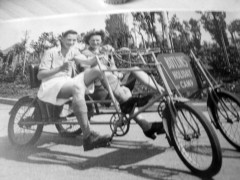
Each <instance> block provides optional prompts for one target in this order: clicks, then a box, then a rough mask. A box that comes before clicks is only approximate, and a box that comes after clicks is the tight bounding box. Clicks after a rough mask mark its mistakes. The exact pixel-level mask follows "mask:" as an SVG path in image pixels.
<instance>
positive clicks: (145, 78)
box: [131, 67, 164, 91]
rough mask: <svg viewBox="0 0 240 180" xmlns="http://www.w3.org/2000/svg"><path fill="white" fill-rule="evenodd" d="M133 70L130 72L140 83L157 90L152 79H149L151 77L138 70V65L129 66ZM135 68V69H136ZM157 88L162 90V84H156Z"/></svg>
mask: <svg viewBox="0 0 240 180" xmlns="http://www.w3.org/2000/svg"><path fill="white" fill-rule="evenodd" d="M131 69H132V70H133V71H132V72H131V73H132V74H133V75H134V76H135V77H136V78H137V79H138V80H139V81H140V82H141V83H143V84H144V85H145V86H147V87H149V88H151V89H153V90H155V91H157V87H156V85H155V84H154V82H153V80H152V79H151V77H150V76H149V75H148V74H147V73H145V72H144V71H139V69H140V68H139V67H132V68H131ZM136 70H137V71H136ZM157 86H158V88H159V89H160V90H161V91H164V88H163V87H162V86H160V85H159V84H157Z"/></svg>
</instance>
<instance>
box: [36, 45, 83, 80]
mask: <svg viewBox="0 0 240 180" xmlns="http://www.w3.org/2000/svg"><path fill="white" fill-rule="evenodd" d="M78 55H81V53H80V52H79V51H78V50H77V49H76V48H74V47H73V48H71V49H70V50H69V52H68V53H67V54H66V56H65V57H64V56H63V55H62V53H61V47H54V48H51V49H49V50H47V51H45V53H44V55H43V57H42V59H41V63H40V65H39V70H50V69H54V68H57V67H60V66H62V65H63V63H64V62H67V61H70V60H72V59H73V58H74V57H75V56H78ZM73 69H75V62H74V61H73V62H72V69H70V70H69V71H68V72H67V73H66V72H58V73H56V74H54V75H53V76H51V77H49V78H47V79H51V78H53V77H59V76H71V75H72V71H73ZM44 80H45V79H43V81H44Z"/></svg>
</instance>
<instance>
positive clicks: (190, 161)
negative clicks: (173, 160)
mask: <svg viewBox="0 0 240 180" xmlns="http://www.w3.org/2000/svg"><path fill="white" fill-rule="evenodd" d="M170 112H174V113H172V114H174V115H173V116H172V119H171V121H170V123H169V125H170V126H169V134H170V138H171V141H172V143H173V146H174V148H175V150H176V151H177V154H178V155H179V157H180V158H181V160H182V161H183V163H184V164H185V165H186V166H187V167H188V168H189V169H190V170H191V171H192V172H193V173H195V174H196V175H198V176H201V177H212V176H214V175H216V174H217V173H218V172H219V171H220V169H221V166H222V153H221V148H220V144H219V141H218V138H217V136H216V134H215V132H214V130H213V128H212V126H211V124H210V122H209V121H207V120H206V119H205V118H204V117H203V115H202V114H201V113H200V112H198V111H197V110H196V109H194V108H193V107H192V106H191V105H190V104H186V103H182V102H176V103H175V104H174V105H172V110H171V111H170Z"/></svg>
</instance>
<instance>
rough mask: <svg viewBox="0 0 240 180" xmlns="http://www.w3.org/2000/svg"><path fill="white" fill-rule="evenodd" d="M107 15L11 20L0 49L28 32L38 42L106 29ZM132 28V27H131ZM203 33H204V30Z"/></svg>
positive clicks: (183, 15) (0, 26) (0, 36)
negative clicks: (66, 33) (43, 37)
mask: <svg viewBox="0 0 240 180" xmlns="http://www.w3.org/2000/svg"><path fill="white" fill-rule="evenodd" d="M174 14H176V15H177V17H178V18H179V19H180V21H183V20H189V19H190V18H194V19H199V18H200V15H199V14H197V13H195V12H190V11H177V12H173V11H170V12H169V19H170V18H171V17H172V16H173V15H174ZM226 14H227V17H226V21H227V23H230V22H231V21H233V20H234V19H240V12H227V13H226ZM106 16H107V14H103V13H101V14H99V13H96V14H88V15H70V16H66V15H65V16H61V15H60V16H59V15H58V16H51V17H41V18H32V19H19V20H10V21H5V22H1V23H0V49H1V50H4V49H6V48H8V47H10V46H12V45H13V44H15V43H17V42H20V41H21V39H22V38H23V37H24V32H25V31H26V30H27V31H28V33H29V39H30V41H31V40H37V39H38V37H39V36H40V35H41V34H42V33H43V32H54V34H56V35H58V34H60V33H61V32H64V31H66V30H68V29H74V30H76V31H77V32H79V33H82V32H87V31H89V30H92V29H97V30H99V29H105V18H106ZM128 17H129V20H128V23H129V24H132V23H131V22H132V20H131V18H130V17H131V15H130V14H129V15H128ZM130 28H131V27H130ZM202 32H204V31H203V30H202ZM202 39H203V40H207V41H209V40H210V39H211V37H210V35H209V34H208V33H206V32H204V33H203V34H202Z"/></svg>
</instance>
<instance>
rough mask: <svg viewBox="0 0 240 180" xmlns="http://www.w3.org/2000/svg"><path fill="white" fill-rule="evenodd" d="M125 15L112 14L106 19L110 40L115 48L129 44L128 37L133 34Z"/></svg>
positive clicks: (106, 28)
mask: <svg viewBox="0 0 240 180" xmlns="http://www.w3.org/2000/svg"><path fill="white" fill-rule="evenodd" d="M125 16H126V15H124V14H111V15H109V16H108V17H107V18H106V20H105V24H106V27H105V30H106V31H107V32H108V38H109V39H108V41H109V43H110V44H111V45H112V46H113V47H114V48H115V49H119V48H121V47H124V46H125V47H128V45H129V42H128V39H129V37H130V36H131V34H130V31H129V27H128V25H127V24H126V17H125Z"/></svg>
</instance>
